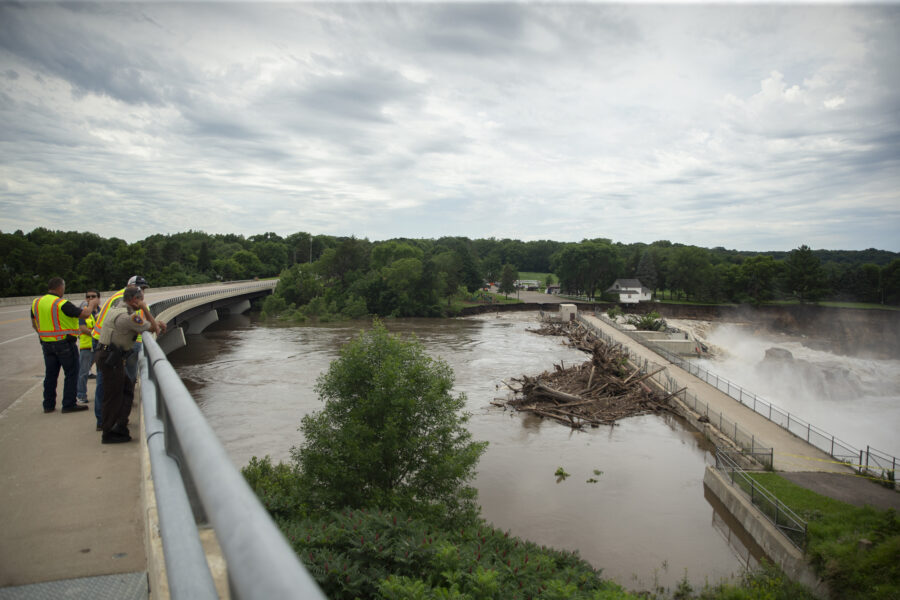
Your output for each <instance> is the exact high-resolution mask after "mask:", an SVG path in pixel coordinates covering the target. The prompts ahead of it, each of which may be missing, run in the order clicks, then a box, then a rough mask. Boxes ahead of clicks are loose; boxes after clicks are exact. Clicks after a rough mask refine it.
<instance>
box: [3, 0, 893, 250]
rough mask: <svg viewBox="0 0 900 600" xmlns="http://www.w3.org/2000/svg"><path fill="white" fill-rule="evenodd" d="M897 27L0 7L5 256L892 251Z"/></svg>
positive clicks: (471, 7) (879, 13) (407, 7)
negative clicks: (505, 240)
mask: <svg viewBox="0 0 900 600" xmlns="http://www.w3.org/2000/svg"><path fill="white" fill-rule="evenodd" d="M898 32H900V6H898V5H896V4H893V5H892V4H882V5H876V6H870V7H862V6H854V5H839V4H826V5H817V6H813V5H806V4H799V5H786V4H775V5H754V4H749V5H748V4H742V5H727V6H722V5H646V4H643V5H641V4H637V5H636V4H630V5H616V4H550V5H547V4H541V5H536V4H527V3H525V4H499V3H491V4H460V3H450V4H433V3H432V4H424V3H412V4H365V3H364V4H334V3H328V4H309V3H272V4H260V3H234V2H232V3H221V4H220V3H205V2H201V3H172V4H168V3H166V4H158V3H150V4H141V3H108V2H104V3H95V4H61V5H57V4H49V3H25V4H15V3H2V4H0V128H2V129H0V230H2V231H3V232H5V233H10V232H12V231H15V230H16V229H22V230H24V231H30V230H31V229H33V228H35V227H38V226H44V227H49V228H51V229H63V230H78V231H93V232H96V233H98V234H100V235H103V236H107V237H108V236H116V237H120V238H123V239H125V240H127V241H129V242H134V241H137V240H140V239H143V238H144V237H146V236H148V235H150V234H154V233H175V232H179V231H186V230H188V229H194V230H202V231H206V232H209V233H240V234H244V235H253V234H259V233H264V232H268V231H274V232H276V233H278V234H280V235H287V234H290V233H294V232H297V231H311V232H313V233H315V234H332V235H355V236H357V237H367V238H369V239H370V240H384V239H388V238H392V237H401V236H404V237H440V236H443V235H463V236H468V237H470V238H481V237H491V236H494V237H498V238H501V237H510V238H517V239H522V240H533V239H554V240H560V241H579V240H581V239H584V238H595V237H608V238H612V239H613V240H614V241H620V242H624V243H632V242H647V243H649V242H652V241H654V240H659V239H668V240H671V241H673V242H681V243H686V244H697V245H700V246H706V247H714V246H725V247H726V248H735V249H739V250H790V249H792V248H796V247H797V246H799V245H800V244H808V245H810V246H812V247H813V248H829V249H864V248H869V247H875V248H879V249H885V250H893V251H900V64H898V61H900V34H898Z"/></svg>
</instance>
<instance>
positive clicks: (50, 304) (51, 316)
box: [31, 294, 81, 342]
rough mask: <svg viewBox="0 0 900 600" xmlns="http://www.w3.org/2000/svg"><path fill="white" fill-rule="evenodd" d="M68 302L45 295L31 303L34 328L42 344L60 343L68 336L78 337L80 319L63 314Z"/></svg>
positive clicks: (51, 295) (57, 297)
mask: <svg viewBox="0 0 900 600" xmlns="http://www.w3.org/2000/svg"><path fill="white" fill-rule="evenodd" d="M66 302H68V300H66V299H65V298H60V297H59V296H55V295H53V294H45V295H43V296H41V297H40V298H35V299H34V300H33V301H32V302H31V314H32V315H33V318H34V326H35V328H36V329H37V332H38V335H39V336H40V337H41V341H42V342H58V341H60V340H64V339H66V336H67V335H72V336H77V335H78V334H79V333H81V332H80V331H79V329H78V317H68V316H66V315H65V313H63V312H62V310H61V309H62V305H63V304H65V303H66Z"/></svg>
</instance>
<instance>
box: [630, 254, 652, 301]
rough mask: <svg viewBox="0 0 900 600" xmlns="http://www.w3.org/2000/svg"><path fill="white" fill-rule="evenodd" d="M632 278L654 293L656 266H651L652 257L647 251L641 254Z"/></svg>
mask: <svg viewBox="0 0 900 600" xmlns="http://www.w3.org/2000/svg"><path fill="white" fill-rule="evenodd" d="M634 276H635V277H636V278H637V280H638V281H640V282H641V284H642V285H644V286H645V287H647V288H649V289H651V290H653V291H654V292H655V291H656V265H654V264H653V255H652V254H651V253H650V251H649V250H645V251H644V253H643V254H641V260H640V262H638V265H637V270H636V271H635V273H634Z"/></svg>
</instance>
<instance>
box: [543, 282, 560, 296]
mask: <svg viewBox="0 0 900 600" xmlns="http://www.w3.org/2000/svg"><path fill="white" fill-rule="evenodd" d="M546 293H547V294H559V286H558V285H556V284H555V283H554V284H552V285H548V286H547V291H546Z"/></svg>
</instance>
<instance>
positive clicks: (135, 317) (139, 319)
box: [131, 313, 144, 325]
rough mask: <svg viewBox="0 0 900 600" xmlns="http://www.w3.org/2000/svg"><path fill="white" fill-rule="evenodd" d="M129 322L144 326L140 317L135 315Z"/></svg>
mask: <svg viewBox="0 0 900 600" xmlns="http://www.w3.org/2000/svg"><path fill="white" fill-rule="evenodd" d="M131 320H132V321H134V322H135V323H137V324H138V325H143V324H144V320H143V319H142V318H141V315H139V314H137V313H135V314H133V315H131Z"/></svg>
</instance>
